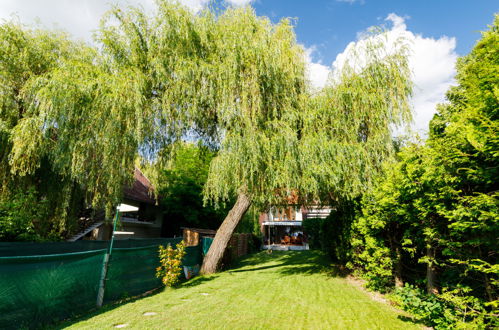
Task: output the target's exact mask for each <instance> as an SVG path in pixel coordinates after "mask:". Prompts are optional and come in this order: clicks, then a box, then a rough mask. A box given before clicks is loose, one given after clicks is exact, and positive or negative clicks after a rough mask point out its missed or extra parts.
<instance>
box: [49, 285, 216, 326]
mask: <svg viewBox="0 0 499 330" xmlns="http://www.w3.org/2000/svg"><path fill="white" fill-rule="evenodd" d="M217 277H218V275H210V276H198V277H194V278H192V279H190V280H187V281H185V282H183V283H181V284H180V285H179V286H177V287H174V289H181V288H189V287H193V286H196V285H200V284H203V283H206V282H209V281H211V280H213V279H215V278H217ZM164 290H165V288H164V287H161V288H157V289H154V290H151V291H148V292H146V293H143V294H141V295H138V296H134V297H130V298H126V299H122V300H119V301H115V302H110V303H107V304H105V305H104V306H102V308H100V309H93V310H89V311H87V312H85V313H84V314H83V315H74V317H71V318H70V319H68V320H65V321H61V322H57V323H54V324H47V325H44V326H41V327H40V329H64V328H66V327H68V326H70V325H73V324H75V323H79V322H83V321H86V320H88V319H91V318H93V317H95V316H98V315H100V314H103V313H107V312H109V311H112V310H114V309H116V308H118V307H120V306H123V305H126V304H129V303H133V302H135V301H137V300H140V299H143V298H148V297H152V296H155V295H157V294H160V293H162V292H164Z"/></svg>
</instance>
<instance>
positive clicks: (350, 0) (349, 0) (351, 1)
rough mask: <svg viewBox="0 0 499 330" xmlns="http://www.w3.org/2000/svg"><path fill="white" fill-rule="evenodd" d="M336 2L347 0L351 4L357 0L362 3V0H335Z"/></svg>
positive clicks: (345, 0)
mask: <svg viewBox="0 0 499 330" xmlns="http://www.w3.org/2000/svg"><path fill="white" fill-rule="evenodd" d="M336 2H348V3H349V4H353V3H355V2H359V3H360V4H361V5H363V4H364V0H336Z"/></svg>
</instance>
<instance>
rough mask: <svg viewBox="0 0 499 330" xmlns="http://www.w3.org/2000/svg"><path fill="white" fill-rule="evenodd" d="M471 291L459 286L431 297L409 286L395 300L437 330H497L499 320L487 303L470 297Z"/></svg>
mask: <svg viewBox="0 0 499 330" xmlns="http://www.w3.org/2000/svg"><path fill="white" fill-rule="evenodd" d="M470 291H471V289H469V288H466V287H458V288H456V289H454V290H448V289H444V290H443V292H442V294H438V295H429V294H426V293H425V292H424V291H423V290H421V289H419V288H417V287H415V286H413V285H409V284H406V285H405V286H404V287H402V288H397V290H396V291H395V295H394V300H395V301H396V302H397V303H398V304H399V305H400V306H401V307H402V308H403V309H404V310H405V311H407V312H409V313H411V314H412V315H413V316H414V317H415V318H416V319H418V320H420V321H421V322H423V323H424V324H426V325H428V326H432V327H434V328H435V329H484V328H489V327H490V328H494V327H496V326H497V325H498V324H497V317H496V316H495V315H494V314H495V313H494V312H491V311H488V310H487V309H486V307H485V304H484V303H483V302H482V301H481V300H480V299H478V298H476V297H473V296H472V295H470V294H469V292H470Z"/></svg>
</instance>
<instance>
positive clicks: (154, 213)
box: [69, 168, 163, 241]
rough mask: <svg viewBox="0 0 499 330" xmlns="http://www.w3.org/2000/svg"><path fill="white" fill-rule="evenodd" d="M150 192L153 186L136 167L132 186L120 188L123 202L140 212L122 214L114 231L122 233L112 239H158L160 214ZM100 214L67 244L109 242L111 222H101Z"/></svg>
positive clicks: (160, 221)
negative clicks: (82, 240) (86, 241)
mask: <svg viewBox="0 0 499 330" xmlns="http://www.w3.org/2000/svg"><path fill="white" fill-rule="evenodd" d="M152 192H153V187H152V184H151V182H150V181H149V179H147V177H146V176H145V175H144V174H143V173H142V172H141V171H140V170H139V169H138V168H135V170H134V181H133V183H132V185H131V186H130V187H125V188H124V189H123V201H122V203H123V204H127V205H132V206H135V207H138V208H139V210H138V212H133V213H132V212H131V213H123V214H121V219H120V221H119V223H118V224H117V226H116V230H117V231H120V232H121V233H122V234H120V235H115V239H127V238H157V237H161V225H162V221H163V214H162V211H161V209H160V207H159V206H158V205H157V203H156V200H155V199H154V198H153V197H152ZM100 215H101V216H100V217H94V218H92V219H91V220H87V223H88V224H87V225H85V226H84V227H83V228H82V229H81V230H80V231H79V232H78V234H76V235H74V236H73V237H71V238H70V239H69V241H76V240H79V239H88V240H108V239H110V238H111V234H112V225H111V223H110V222H107V223H106V222H105V221H104V218H103V213H102V212H101V213H100Z"/></svg>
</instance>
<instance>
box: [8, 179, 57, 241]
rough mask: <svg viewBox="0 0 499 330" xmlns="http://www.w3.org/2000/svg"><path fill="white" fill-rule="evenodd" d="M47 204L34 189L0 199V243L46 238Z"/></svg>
mask: <svg viewBox="0 0 499 330" xmlns="http://www.w3.org/2000/svg"><path fill="white" fill-rule="evenodd" d="M48 217H49V212H48V202H47V200H46V199H41V200H40V199H39V198H38V195H37V193H36V191H35V189H34V188H30V189H28V190H27V191H18V192H15V193H12V194H9V195H8V196H4V197H3V198H2V199H0V241H40V240H42V239H43V238H44V237H43V236H47V235H44V234H45V230H43V229H45V228H42V227H43V225H44V224H45V223H46V222H48V221H47V218H48Z"/></svg>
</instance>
